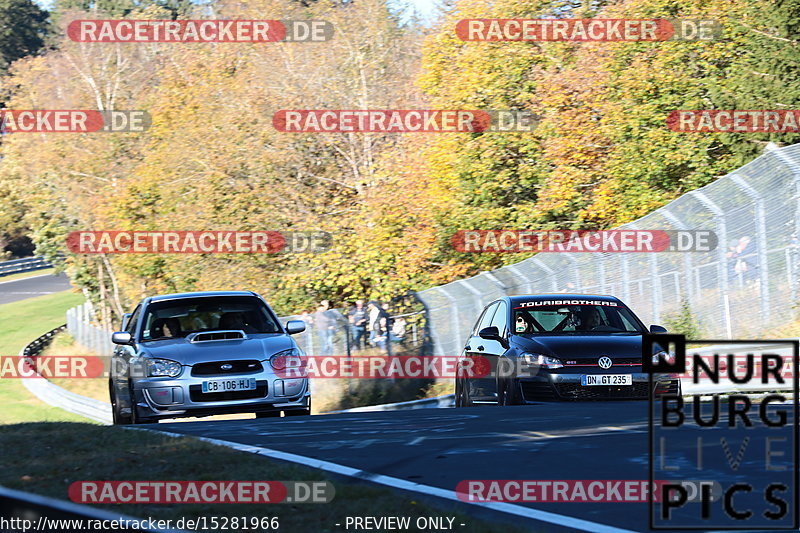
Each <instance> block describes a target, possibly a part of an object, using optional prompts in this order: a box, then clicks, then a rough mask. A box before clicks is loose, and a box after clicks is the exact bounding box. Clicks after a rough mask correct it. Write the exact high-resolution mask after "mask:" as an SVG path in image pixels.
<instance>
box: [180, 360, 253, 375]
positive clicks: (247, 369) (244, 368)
mask: <svg viewBox="0 0 800 533" xmlns="http://www.w3.org/2000/svg"><path fill="white" fill-rule="evenodd" d="M223 365H230V366H231V368H230V369H228V370H223V369H222V366H223ZM262 370H264V367H263V366H261V363H260V362H259V361H256V360H244V361H214V362H212V363H197V364H196V365H194V366H193V367H192V375H193V376H227V375H229V374H257V373H259V372H261V371H262Z"/></svg>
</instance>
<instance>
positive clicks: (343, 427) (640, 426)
mask: <svg viewBox="0 0 800 533" xmlns="http://www.w3.org/2000/svg"><path fill="white" fill-rule="evenodd" d="M647 406H648V404H647V402H627V401H626V402H592V403H589V402H581V403H548V404H540V405H529V406H515V407H497V406H479V407H471V408H466V409H416V410H409V411H392V412H370V413H342V414H329V415H317V416H312V417H302V418H294V417H292V418H282V419H274V420H269V419H261V420H257V419H248V420H226V421H207V422H204V421H202V420H200V421H196V422H182V423H161V424H159V425H158V426H157V428H158V429H159V430H164V431H169V432H174V433H182V434H188V435H197V436H202V437H207V438H212V439H219V440H224V441H230V442H236V443H241V444H245V445H251V446H259V447H263V448H270V449H273V450H279V451H282V452H288V453H292V454H298V455H302V456H305V457H310V458H314V459H319V460H324V461H329V462H332V463H337V464H340V465H345V466H349V467H353V468H356V469H359V470H362V471H363V472H364V474H365V475H363V476H359V477H361V478H364V479H369V474H380V475H385V476H392V477H394V478H399V479H403V480H408V481H413V482H415V483H419V484H423V485H427V486H432V487H438V488H442V489H446V490H455V487H456V485H457V484H458V483H459V482H460V481H462V480H468V479H470V480H480V479H484V480H488V479H528V480H565V479H568V480H571V479H582V480H589V479H597V480H647V479H648V465H649V457H648V442H649V440H648V439H649V437H648V408H647ZM782 407H786V408H790V407H791V406H790V405H789V406H782ZM723 413H726V411H723ZM756 413H757V410H756ZM723 417H724V420H725V421H727V415H726V414H724V415H723ZM791 419H792V418H791V414H790V415H789V420H790V422H789V425H788V426H787V427H786V428H785V430H784V433H783V436H786V435H787V433H786V431H788V432H789V433H788V435H789V437H790V438H789V440H788V444H787V445H786V446H788V447H789V449H791V443H792V440H793V439H792V438H791V432H792V422H791ZM755 422H756V423H755V426H754V427H752V428H741V429H739V431H742V430H746V431H747V432H748V433H746V435H748V436H749V437H750V438H751V439H752V440H751V443H753V444H751V446H750V449H749V450H745V452H746V453H745V454H744V460H743V463H742V466H741V467H740V468H741V469H740V470H739V471H733V470H732V469H730V468H727V467H726V466H725V465H724V462H723V456H724V454H723V453H722V452H721V451H720V450H719V436H720V435H725V436H727V437H728V439H729V441H730V446H731V447H732V448H733V454H734V455H736V454H737V450H738V449H739V445H740V443H741V442H742V439H741V435H742V434H741V433H738V434H737V433H730V432H728V433H720V432H716V433H713V434H712V433H705V435H706V437H708V435H712V438H710V439H709V438H706V441H707V442H706V444H704V446H705V448H704V449H705V450H706V453H705V456H704V465H705V466H704V468H705V470H704V472H703V475H702V476H698V474H697V472H696V470H692V468H691V466H690V463H691V462H692V460H693V458H694V457H695V456H696V453H697V452H696V436H697V435H696V434H694V433H692V431H686V432H681V433H680V434H675V433H673V434H672V435H670V440H669V448H670V450H669V452H668V453H667V454H666V456H667V457H670V458H672V459H674V458H675V457H677V458H678V459H677V461H678V462H679V463H680V462H681V461H683V462H685V463H686V464H685V465H684V468H685V469H684V470H683V471H682V472H681V473H680V475H679V476H678V477H679V478H681V479H703V480H705V479H712V478H713V479H715V480H718V481H720V482H722V483H726V482H728V483H730V482H734V481H743V480H747V481H749V482H751V483H753V484H754V486H759V484H760V483H761V484H764V485H765V484H767V483H768V482H770V481H771V480H773V479H774V478H775V477H776V476H777V474H775V473H774V472H773V473H770V472H765V471H764V468H763V466H761V465H757V464H756V463H758V461H759V460H762V459H763V457H764V455H763V454H764V450H763V445H759V444H756V443H758V442H759V441H760V440H763V437H765V436H768V435H775V433H769V432H770V431H772V429H770V428H766V427H764V426H763V425H761V424H760V423H759V422H758V421H757V420H756V421H755ZM153 429H155V428H153ZM716 430H718V431H723V430H724V428H712V429H710V430H707V431H716ZM676 435H677V436H676ZM714 446H716V449H714ZM788 456H789V457H788V458H789V459H791V452H789V454H788ZM747 466H753V467H754V468H746V467H747ZM789 468H790V470H789V472H791V466H790V467H789ZM745 470H746V472H745ZM790 475H791V474H790ZM784 477H786V476H785V475H784ZM656 478H657V479H663V478H664V477H659V476H658V475H657V476H656ZM673 479H676V478H673ZM760 496H761V494H760V493H759V497H760ZM787 499H789V501H791V502H793V501H794V495H792V497H791V499H790V498H787ZM737 503H739V504H742V505H743V506H744V505H745V504H747V505H753V506H758V505H759V503H760V505H761V507H755V508H754V509H753V510H754V511H755V512H757V513H761V511H762V510H765V509H764V505H765V504H764V502H763V498H761V500H747V501H745V500H744V499H743V498H741V499H740V497H739V496H737ZM463 505H464V506H465V510H466V511H468V509H467V508H466V506H468V505H469V504H463ZM520 505H525V506H528V507H531V508H534V509H538V510H541V511H546V512H550V513H558V514H560V515H563V516H564V517H565V519H564V521H563V524H568V523H569V520H568V519H569V518H578V519H582V520H588V521H591V522H593V523H596V524H598V526H599V525H605V526H612V527H617V528H620V529H621V530H625V531H647V530H649V527H648V520H649V518H648V516H649V514H648V512H649V508H648V504H647V503H629V502H617V503H594V502H592V503H586V502H563V503H539V502H537V503H521V504H520ZM692 505H694V507H692ZM686 509H687V511H686V512H687V513H688V515H689V519H692V517H693V516H694V513H695V512H696V509H697V504H689V506H688V507H687V508H686ZM515 522H517V523H519V522H520V521H519V520H515ZM523 523H524V524H525V526H526V529H529V530H531V531H564V530H565V528H563V527H558V525H556V524H554V523H552V522H550V523H547V522H541V521H537V520H528V521H523ZM742 525H744V524H742ZM528 526H529V527H528ZM599 529H600V528H599V527H598V530H599ZM704 529H706V528H704ZM709 529H721V528H716V527H715V528H709ZM753 529H759V528H753ZM566 530H575V529H572V528H569V527H567V528H566ZM583 530H586V529H583Z"/></svg>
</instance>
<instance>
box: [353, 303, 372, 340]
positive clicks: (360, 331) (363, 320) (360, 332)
mask: <svg viewBox="0 0 800 533" xmlns="http://www.w3.org/2000/svg"><path fill="white" fill-rule="evenodd" d="M368 317H369V315H368V313H367V308H366V306H365V305H364V300H356V305H355V307H353V308H352V309H351V310H350V313H349V316H348V320H349V322H350V330H351V332H352V337H353V348H354V349H356V350H363V349H364V343H365V342H366V337H367V319H368Z"/></svg>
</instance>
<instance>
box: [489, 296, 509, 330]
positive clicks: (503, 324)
mask: <svg viewBox="0 0 800 533" xmlns="http://www.w3.org/2000/svg"><path fill="white" fill-rule="evenodd" d="M507 315H508V306H507V305H506V303H505V302H500V303H499V304H497V312H496V313H495V314H494V317H493V318H492V323H491V324H489V325H490V326H495V327H497V331H499V332H500V335H501V336H504V335H505V332H506V329H507V327H508V326H507V322H508V317H507Z"/></svg>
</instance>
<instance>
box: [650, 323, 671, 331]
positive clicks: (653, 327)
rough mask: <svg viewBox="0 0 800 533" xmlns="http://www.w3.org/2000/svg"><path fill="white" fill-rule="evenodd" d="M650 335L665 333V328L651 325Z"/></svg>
mask: <svg viewBox="0 0 800 533" xmlns="http://www.w3.org/2000/svg"><path fill="white" fill-rule="evenodd" d="M650 333H667V328H665V327H664V326H656V325H655V324H653V325H652V326H650Z"/></svg>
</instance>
